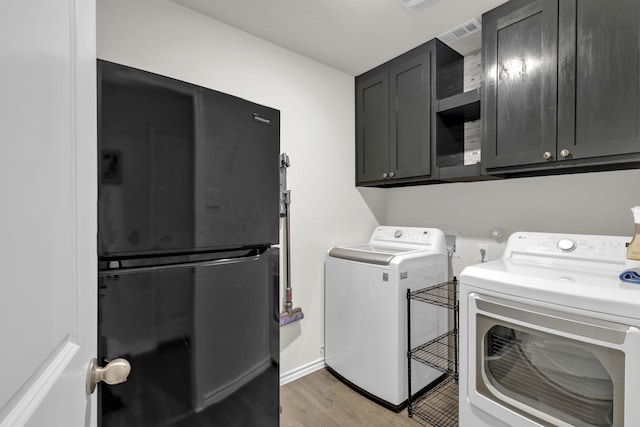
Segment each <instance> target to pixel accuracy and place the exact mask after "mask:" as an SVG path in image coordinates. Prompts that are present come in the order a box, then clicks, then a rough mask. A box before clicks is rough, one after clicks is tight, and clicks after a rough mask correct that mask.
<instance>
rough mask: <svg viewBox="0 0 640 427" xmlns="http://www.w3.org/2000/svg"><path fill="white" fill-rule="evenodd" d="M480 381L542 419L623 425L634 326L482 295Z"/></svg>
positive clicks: (480, 387) (499, 399)
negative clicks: (630, 333)
mask: <svg viewBox="0 0 640 427" xmlns="http://www.w3.org/2000/svg"><path fill="white" fill-rule="evenodd" d="M475 303H476V307H477V308H479V309H480V310H478V311H477V312H476V315H475V316H474V319H475V328H474V329H475V349H474V350H475V351H474V353H475V389H476V392H477V393H478V394H479V395H481V396H483V397H484V398H486V399H488V400H489V401H491V402H493V403H495V404H497V405H499V407H502V408H506V409H508V410H510V411H511V412H515V413H517V414H520V415H521V416H523V417H525V418H526V419H529V420H531V421H533V422H535V423H537V424H539V425H553V426H583V427H590V426H612V427H621V426H623V425H624V400H625V381H624V378H625V353H624V352H623V351H622V349H621V347H620V345H621V344H623V343H624V341H625V338H626V337H627V333H628V327H625V326H624V325H619V324H615V323H612V322H605V321H598V320H596V319H591V318H583V317H581V316H577V315H569V314H566V313H561V312H558V311H555V310H548V309H543V308H541V307H530V306H524V305H521V304H518V303H515V302H514V303H512V302H508V303H507V302H505V303H503V302H502V301H500V300H497V299H493V298H491V299H489V298H481V297H476V299H475Z"/></svg>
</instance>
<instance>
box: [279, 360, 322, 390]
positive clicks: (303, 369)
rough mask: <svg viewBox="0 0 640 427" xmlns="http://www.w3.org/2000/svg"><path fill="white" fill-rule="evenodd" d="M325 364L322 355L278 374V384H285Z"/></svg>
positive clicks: (317, 369)
mask: <svg viewBox="0 0 640 427" xmlns="http://www.w3.org/2000/svg"><path fill="white" fill-rule="evenodd" d="M325 366H326V365H325V364H324V357H323V358H320V359H318V360H315V361H313V362H310V363H307V364H306V365H302V366H300V367H299V368H296V369H293V370H291V371H289V372H286V373H284V374H280V385H281V386H282V385H285V384H287V383H290V382H291V381H294V380H297V379H298V378H302V377H304V376H305V375H309V374H310V373H312V372H315V371H319V370H320V369H322V368H324V367H325Z"/></svg>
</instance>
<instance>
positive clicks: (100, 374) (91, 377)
mask: <svg viewBox="0 0 640 427" xmlns="http://www.w3.org/2000/svg"><path fill="white" fill-rule="evenodd" d="M130 372H131V364H130V363H129V362H128V361H127V360H126V359H114V360H112V361H111V362H109V363H107V366H105V367H104V368H102V367H100V366H98V360H97V359H91V362H89V369H88V370H87V394H92V393H93V392H94V391H95V389H96V385H98V383H99V382H100V381H104V382H105V383H107V384H109V385H114V384H121V383H123V382H125V381H127V378H128V377H129V373H130Z"/></svg>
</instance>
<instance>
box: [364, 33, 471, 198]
mask: <svg viewBox="0 0 640 427" xmlns="http://www.w3.org/2000/svg"><path fill="white" fill-rule="evenodd" d="M461 88H462V57H461V56H460V55H459V54H458V53H457V52H455V51H453V50H452V49H450V48H449V47H447V46H446V45H444V44H443V43H442V42H440V41H439V40H432V41H430V42H427V43H425V44H424V45H421V46H419V47H417V48H415V49H413V50H411V51H409V52H407V53H405V54H403V55H401V56H399V57H397V58H395V59H393V60H391V61H389V62H386V63H385V64H382V65H380V66H378V67H376V68H374V69H373V70H371V71H368V72H366V73H364V74H362V75H360V76H358V77H356V86H355V90H356V185H374V186H390V185H400V184H405V183H415V182H425V181H428V180H431V179H434V178H435V177H436V175H435V173H434V172H435V171H434V166H433V160H432V159H433V157H434V154H433V153H434V148H433V146H432V143H431V141H432V121H433V117H434V111H435V110H434V108H435V107H434V106H435V101H436V98H435V94H436V93H441V94H442V96H443V97H444V96H449V95H451V94H453V93H457V92H459V91H460V90H461Z"/></svg>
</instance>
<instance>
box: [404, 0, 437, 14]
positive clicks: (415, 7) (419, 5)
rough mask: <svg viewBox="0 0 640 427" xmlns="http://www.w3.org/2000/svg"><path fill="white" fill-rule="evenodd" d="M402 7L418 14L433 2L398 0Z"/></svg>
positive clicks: (428, 0)
mask: <svg viewBox="0 0 640 427" xmlns="http://www.w3.org/2000/svg"><path fill="white" fill-rule="evenodd" d="M398 1H399V2H400V4H401V5H403V6H404V7H406V8H407V9H409V10H410V11H412V12H417V11H419V10H422V9H424V8H425V7H427V6H428V5H429V3H431V0H398Z"/></svg>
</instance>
